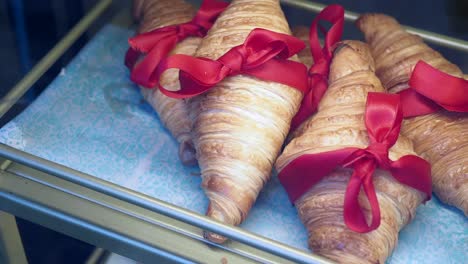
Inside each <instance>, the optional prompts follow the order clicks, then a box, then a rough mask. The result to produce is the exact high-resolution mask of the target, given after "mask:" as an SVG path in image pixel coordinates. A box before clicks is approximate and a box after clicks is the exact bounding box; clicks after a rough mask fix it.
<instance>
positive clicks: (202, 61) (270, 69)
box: [155, 29, 307, 98]
mask: <svg viewBox="0 0 468 264" xmlns="http://www.w3.org/2000/svg"><path fill="white" fill-rule="evenodd" d="M304 46H305V45H304V43H303V42H302V41H301V40H299V39H296V38H295V37H293V36H289V35H286V34H280V33H276V32H272V31H268V30H265V29H254V30H252V32H250V34H249V35H248V36H247V38H246V40H245V42H244V43H243V44H241V45H239V46H236V47H233V48H232V49H230V50H229V51H228V52H226V53H225V54H224V55H223V56H221V57H220V58H219V59H217V60H210V59H206V58H189V57H188V56H180V55H173V56H170V57H167V58H165V59H163V60H162V61H161V63H160V65H159V67H158V69H157V70H156V75H155V79H157V80H159V78H160V76H161V75H162V74H163V73H164V72H165V71H166V70H167V69H170V68H177V69H180V70H181V74H180V75H179V80H180V84H181V90H179V91H169V90H167V89H166V88H164V87H163V86H162V85H159V89H160V90H161V91H162V92H163V93H164V94H165V95H167V96H170V97H174V98H188V97H192V96H195V95H199V94H201V93H204V92H206V91H207V90H209V89H210V88H211V87H213V86H214V85H215V84H217V83H219V82H220V81H222V80H223V79H224V78H226V77H227V76H231V75H237V74H245V75H250V76H254V77H257V78H259V79H262V80H267V81H273V82H278V83H282V84H285V85H288V86H291V87H293V88H296V89H298V90H300V91H301V92H306V91H307V69H306V67H305V66H304V64H302V63H298V62H295V61H290V60H288V58H289V57H291V56H293V55H294V54H295V53H297V52H299V51H300V50H301V49H303V48H304Z"/></svg>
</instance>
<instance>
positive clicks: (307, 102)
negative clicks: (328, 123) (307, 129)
mask: <svg viewBox="0 0 468 264" xmlns="http://www.w3.org/2000/svg"><path fill="white" fill-rule="evenodd" d="M320 20H326V21H328V22H330V23H332V26H331V27H330V29H329V30H328V32H326V30H325V29H324V28H323V27H321V26H320V25H319V22H320ZM343 25H344V9H343V7H342V6H340V5H335V4H333V5H329V6H327V7H326V8H324V9H323V10H322V11H321V12H320V13H319V14H318V15H317V17H316V18H315V19H314V20H313V21H312V24H311V26H310V32H309V42H310V50H311V52H312V57H313V58H314V65H312V67H311V68H310V70H309V81H308V83H309V92H308V93H307V94H305V95H304V98H303V100H302V103H301V106H300V108H299V111H298V112H297V113H296V115H295V116H294V118H293V120H292V122H291V131H294V130H295V129H296V128H297V127H298V126H299V125H300V124H302V122H304V121H305V120H307V119H308V118H309V117H310V116H311V115H312V114H313V113H314V112H315V111H317V107H318V105H319V103H320V100H321V99H322V97H323V95H324V94H325V91H326V90H327V87H328V74H329V70H330V62H331V58H332V52H331V49H332V46H333V45H335V43H336V42H338V41H339V40H340V39H341V36H342V34H343ZM319 26H320V29H321V30H322V32H323V33H325V43H324V46H323V48H322V47H321V45H320V41H319V37H318V30H319Z"/></svg>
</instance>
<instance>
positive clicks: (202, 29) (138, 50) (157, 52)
mask: <svg viewBox="0 0 468 264" xmlns="http://www.w3.org/2000/svg"><path fill="white" fill-rule="evenodd" d="M227 6H228V3H225V2H221V1H216V0H204V1H203V3H202V5H201V7H200V9H199V10H198V12H197V14H196V15H195V17H194V18H193V19H192V21H190V22H187V23H184V24H180V25H172V26H166V27H162V28H158V29H155V30H152V31H149V32H146V33H143V34H140V35H138V36H135V37H133V38H130V39H129V41H128V42H129V44H130V48H129V49H128V50H127V53H126V54H125V65H126V66H127V67H128V68H129V69H131V70H132V72H131V75H130V78H131V80H132V81H133V82H135V83H137V84H139V85H142V86H144V87H148V88H152V87H154V86H156V84H157V80H156V79H155V76H154V71H155V70H156V68H157V66H158V64H159V62H160V61H161V59H162V58H164V57H166V56H167V54H169V52H170V51H171V50H172V49H174V47H175V46H176V44H177V43H179V42H181V41H182V40H184V39H185V38H187V37H190V36H193V37H204V36H205V35H206V33H207V31H208V30H209V29H210V28H211V26H212V25H213V23H214V21H215V20H216V18H217V17H218V15H219V14H220V13H221V12H222V11H223V10H224V9H225V8H226V7H227ZM142 53H143V54H146V57H145V58H144V59H143V60H142V61H141V62H140V63H139V64H137V65H136V66H135V64H136V62H137V60H138V58H139V56H140V55H141V54H142Z"/></svg>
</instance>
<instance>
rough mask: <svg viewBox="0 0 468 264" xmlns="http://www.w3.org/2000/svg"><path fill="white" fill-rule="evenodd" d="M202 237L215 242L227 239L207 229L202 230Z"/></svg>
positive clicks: (219, 242) (218, 242) (222, 241)
mask: <svg viewBox="0 0 468 264" xmlns="http://www.w3.org/2000/svg"><path fill="white" fill-rule="evenodd" d="M203 237H204V238H205V239H208V240H209V241H211V242H214V243H216V244H222V243H224V242H226V240H227V238H226V237H224V236H222V235H218V234H215V233H212V232H208V231H205V232H203Z"/></svg>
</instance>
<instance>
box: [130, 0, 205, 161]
mask: <svg viewBox="0 0 468 264" xmlns="http://www.w3.org/2000/svg"><path fill="white" fill-rule="evenodd" d="M133 10H134V16H135V17H137V18H139V19H140V25H139V28H138V32H139V33H144V32H148V31H151V30H153V29H156V28H160V27H164V26H169V25H175V24H181V23H185V22H188V21H190V20H191V19H192V17H193V16H194V15H195V9H194V8H193V7H192V6H191V5H190V4H188V3H186V2H185V1H183V0H171V1H169V0H135V1H134V9H133ZM200 42H201V38H198V37H189V38H187V39H185V40H183V41H181V42H180V43H178V44H177V46H176V47H175V48H174V49H173V50H172V52H171V54H186V55H193V54H195V51H196V49H197V47H198V45H199V44H200ZM178 78H179V74H178V72H177V71H175V70H172V71H168V72H167V73H166V74H164V75H163V76H162V78H161V81H160V82H161V84H162V85H164V86H165V87H166V88H167V89H172V90H177V89H179V79H178ZM140 91H141V93H142V95H143V97H144V98H145V100H146V101H147V102H148V103H149V104H150V105H151V106H152V107H153V108H154V110H155V111H156V112H157V114H158V115H159V118H160V120H161V122H162V123H163V124H164V126H165V127H167V129H168V130H169V131H170V132H171V134H172V135H173V136H174V138H176V139H177V141H178V142H179V144H180V146H179V158H180V160H181V161H182V163H183V164H185V165H194V164H196V155H195V148H194V147H193V143H192V137H191V131H192V120H191V119H190V116H189V111H188V108H189V107H188V106H187V102H186V101H185V100H180V99H174V98H170V97H167V96H165V95H163V94H162V93H161V91H159V89H148V88H145V87H142V86H140Z"/></svg>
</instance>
